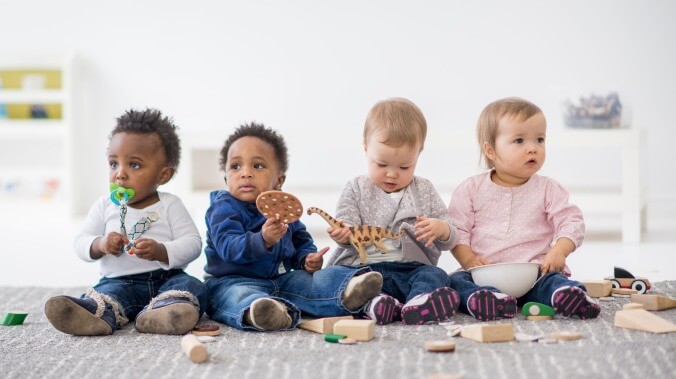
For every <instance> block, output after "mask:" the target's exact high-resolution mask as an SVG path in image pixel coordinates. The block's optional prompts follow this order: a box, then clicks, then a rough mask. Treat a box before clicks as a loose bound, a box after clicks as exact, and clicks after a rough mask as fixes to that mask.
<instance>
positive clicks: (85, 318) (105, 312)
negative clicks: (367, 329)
mask: <svg viewBox="0 0 676 379" xmlns="http://www.w3.org/2000/svg"><path fill="white" fill-rule="evenodd" d="M45 315H46V316H47V320H49V322H50V323H51V324H52V325H53V326H54V328H56V329H57V330H59V331H61V332H63V333H68V334H73V335H76V336H107V335H110V334H112V333H113V332H114V331H115V329H117V325H116V321H115V314H114V313H113V308H112V307H111V306H110V304H107V303H103V302H102V304H98V303H97V302H96V301H95V300H94V299H92V298H84V299H78V298H74V297H70V296H55V297H52V298H51V299H49V300H48V301H47V303H46V304H45Z"/></svg>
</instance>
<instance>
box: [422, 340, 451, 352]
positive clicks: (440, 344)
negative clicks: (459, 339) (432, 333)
mask: <svg viewBox="0 0 676 379" xmlns="http://www.w3.org/2000/svg"><path fill="white" fill-rule="evenodd" d="M425 350H427V351H431V352H435V353H445V352H451V351H455V342H453V341H451V340H437V341H427V342H425Z"/></svg>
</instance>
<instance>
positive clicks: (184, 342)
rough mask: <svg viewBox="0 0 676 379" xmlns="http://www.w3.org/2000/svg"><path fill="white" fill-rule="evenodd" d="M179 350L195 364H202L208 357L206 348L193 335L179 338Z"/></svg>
mask: <svg viewBox="0 0 676 379" xmlns="http://www.w3.org/2000/svg"><path fill="white" fill-rule="evenodd" d="M181 348H182V349H183V352H184V353H185V354H186V355H187V356H188V358H190V360H191V361H193V362H195V363H202V362H204V361H206V360H207V358H208V357H209V354H208V353H207V348H206V347H204V344H202V342H200V341H199V340H198V339H197V336H195V335H193V334H186V335H185V336H183V338H181Z"/></svg>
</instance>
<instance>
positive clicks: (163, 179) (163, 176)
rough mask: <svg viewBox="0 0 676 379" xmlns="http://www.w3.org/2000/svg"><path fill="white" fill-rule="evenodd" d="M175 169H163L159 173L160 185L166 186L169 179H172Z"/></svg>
mask: <svg viewBox="0 0 676 379" xmlns="http://www.w3.org/2000/svg"><path fill="white" fill-rule="evenodd" d="M175 173H176V169H175V168H173V167H165V168H163V169H162V171H161V172H160V184H166V183H167V182H168V181H169V180H171V178H173V177H174V174H175Z"/></svg>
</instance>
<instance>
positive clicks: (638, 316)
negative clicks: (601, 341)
mask: <svg viewBox="0 0 676 379" xmlns="http://www.w3.org/2000/svg"><path fill="white" fill-rule="evenodd" d="M615 326H616V327H618V328H626V329H634V330H641V331H644V332H650V333H672V332H676V324H674V323H672V322H670V321H667V320H665V319H663V318H662V317H659V316H657V315H654V314H652V313H650V312H648V311H646V310H645V309H630V310H626V311H624V310H623V311H617V312H615Z"/></svg>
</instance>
